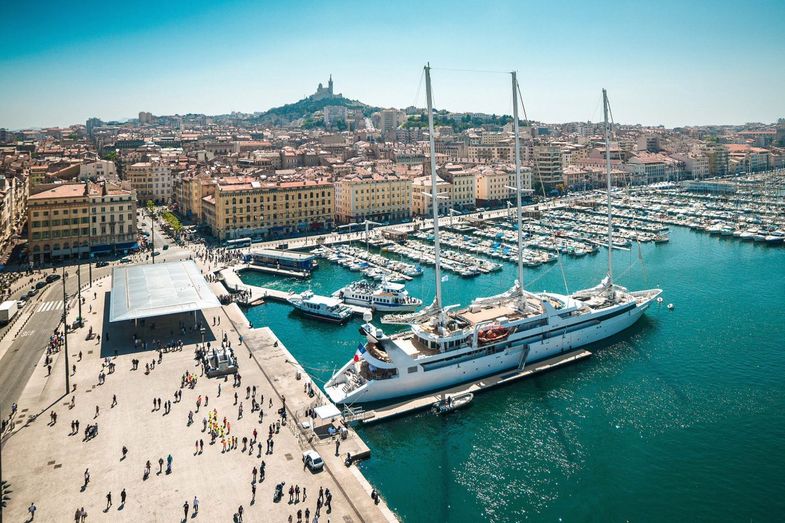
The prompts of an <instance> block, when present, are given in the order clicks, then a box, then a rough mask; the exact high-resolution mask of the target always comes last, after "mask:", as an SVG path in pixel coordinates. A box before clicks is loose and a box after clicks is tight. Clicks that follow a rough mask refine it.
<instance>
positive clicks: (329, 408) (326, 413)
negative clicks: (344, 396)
mask: <svg viewBox="0 0 785 523" xmlns="http://www.w3.org/2000/svg"><path fill="white" fill-rule="evenodd" d="M313 410H314V412H316V415H317V416H319V419H332V418H334V417H336V416H340V415H341V411H340V410H338V407H336V406H335V405H333V404H332V403H328V404H327V405H322V406H321V407H316V408H315V409H313Z"/></svg>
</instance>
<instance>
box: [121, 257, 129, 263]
mask: <svg viewBox="0 0 785 523" xmlns="http://www.w3.org/2000/svg"><path fill="white" fill-rule="evenodd" d="M131 261H132V260H131V258H130V257H129V256H123V257H122V258H120V263H131Z"/></svg>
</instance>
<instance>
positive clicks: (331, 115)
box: [322, 105, 348, 129]
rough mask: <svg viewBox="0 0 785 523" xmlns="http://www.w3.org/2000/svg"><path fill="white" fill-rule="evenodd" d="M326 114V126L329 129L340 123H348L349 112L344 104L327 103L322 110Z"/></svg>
mask: <svg viewBox="0 0 785 523" xmlns="http://www.w3.org/2000/svg"><path fill="white" fill-rule="evenodd" d="M322 112H323V114H324V117H323V119H324V126H325V127H326V128H328V129H330V128H332V127H335V126H337V125H338V124H339V123H340V124H344V125H345V124H346V116H347V115H348V112H347V110H346V106H344V105H325V106H324V109H323V110H322Z"/></svg>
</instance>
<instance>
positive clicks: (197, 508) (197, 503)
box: [192, 496, 199, 517]
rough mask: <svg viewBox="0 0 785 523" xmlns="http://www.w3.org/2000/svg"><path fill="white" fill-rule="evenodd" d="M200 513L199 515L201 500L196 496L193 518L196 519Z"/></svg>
mask: <svg viewBox="0 0 785 523" xmlns="http://www.w3.org/2000/svg"><path fill="white" fill-rule="evenodd" d="M198 513H199V500H198V499H197V498H196V496H194V512H193V514H192V517H196V515H197V514H198Z"/></svg>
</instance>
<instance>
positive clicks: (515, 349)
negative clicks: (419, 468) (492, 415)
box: [325, 293, 659, 404]
mask: <svg viewBox="0 0 785 523" xmlns="http://www.w3.org/2000/svg"><path fill="white" fill-rule="evenodd" d="M658 295H659V293H657V294H656V295H653V296H652V297H651V299H649V300H648V301H646V302H644V303H641V304H638V305H636V306H635V307H634V308H632V309H630V310H629V311H626V312H624V313H622V314H619V315H617V316H614V317H612V318H609V319H606V320H602V321H599V322H597V323H596V324H591V323H590V324H589V325H587V326H586V327H583V328H581V329H578V330H575V331H572V332H566V333H563V334H561V335H559V334H558V332H556V333H554V332H553V331H552V333H551V335H550V337H546V338H544V339H538V340H535V341H531V340H530V338H521V339H518V340H512V342H511V346H510V347H509V348H507V349H505V350H504V351H501V352H498V353H495V354H490V355H488V356H483V357H480V358H475V359H472V360H468V361H462V362H460V363H456V364H453V365H446V366H444V367H441V368H437V369H433V370H428V371H423V369H422V367H421V366H418V369H417V371H416V372H408V368H405V369H402V371H403V372H401V373H400V375H399V376H398V377H397V378H393V379H386V380H371V381H369V382H367V383H365V384H364V385H362V386H360V387H357V388H356V389H353V390H351V392H350V393H349V394H346V393H345V392H344V390H343V387H342V384H341V383H334V382H333V380H331V381H330V382H328V383H327V385H326V386H325V391H326V392H327V394H328V395H329V396H330V398H331V399H332V400H333V402H335V403H345V404H354V403H368V402H375V401H388V400H391V399H395V398H399V397H404V396H412V395H418V394H423V393H426V392H431V391H437V390H442V389H446V388H450V387H454V386H456V385H459V384H461V383H465V382H471V381H476V380H478V379H481V378H483V377H486V376H490V375H493V374H499V373H502V372H505V371H509V370H513V369H517V368H519V366H520V364H521V359H522V356H523V354H524V351H525V348H526V346H527V345H528V347H529V354H528V356H527V358H526V364H527V365H529V364H532V363H536V362H538V361H541V360H544V359H547V358H551V357H554V356H557V355H559V354H564V353H567V352H571V351H573V350H576V349H578V348H580V347H583V346H585V345H589V344H591V343H595V342H598V341H601V340H604V339H606V338H609V337H611V336H613V335H615V334H618V333H619V332H621V331H623V330H625V329H627V328H628V327H630V326H632V325H633V324H634V323H635V322H636V321H637V320H638V319H639V318H640V317H641V315H642V314H643V313H644V311H645V310H646V309H647V308H648V307H649V305H650V304H651V301H652V300H654V299H655V298H656V296H658ZM538 338H542V336H538ZM527 340H529V341H527ZM354 364H355V363H354V362H353V361H350V362H349V363H347V364H346V365H345V366H344V367H343V368H342V369H341V370H339V371H338V372H337V373H336V376H339V375H343V374H344V372H345V371H346V370H347V369H348V368H349V367H350V366H351V365H354Z"/></svg>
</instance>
